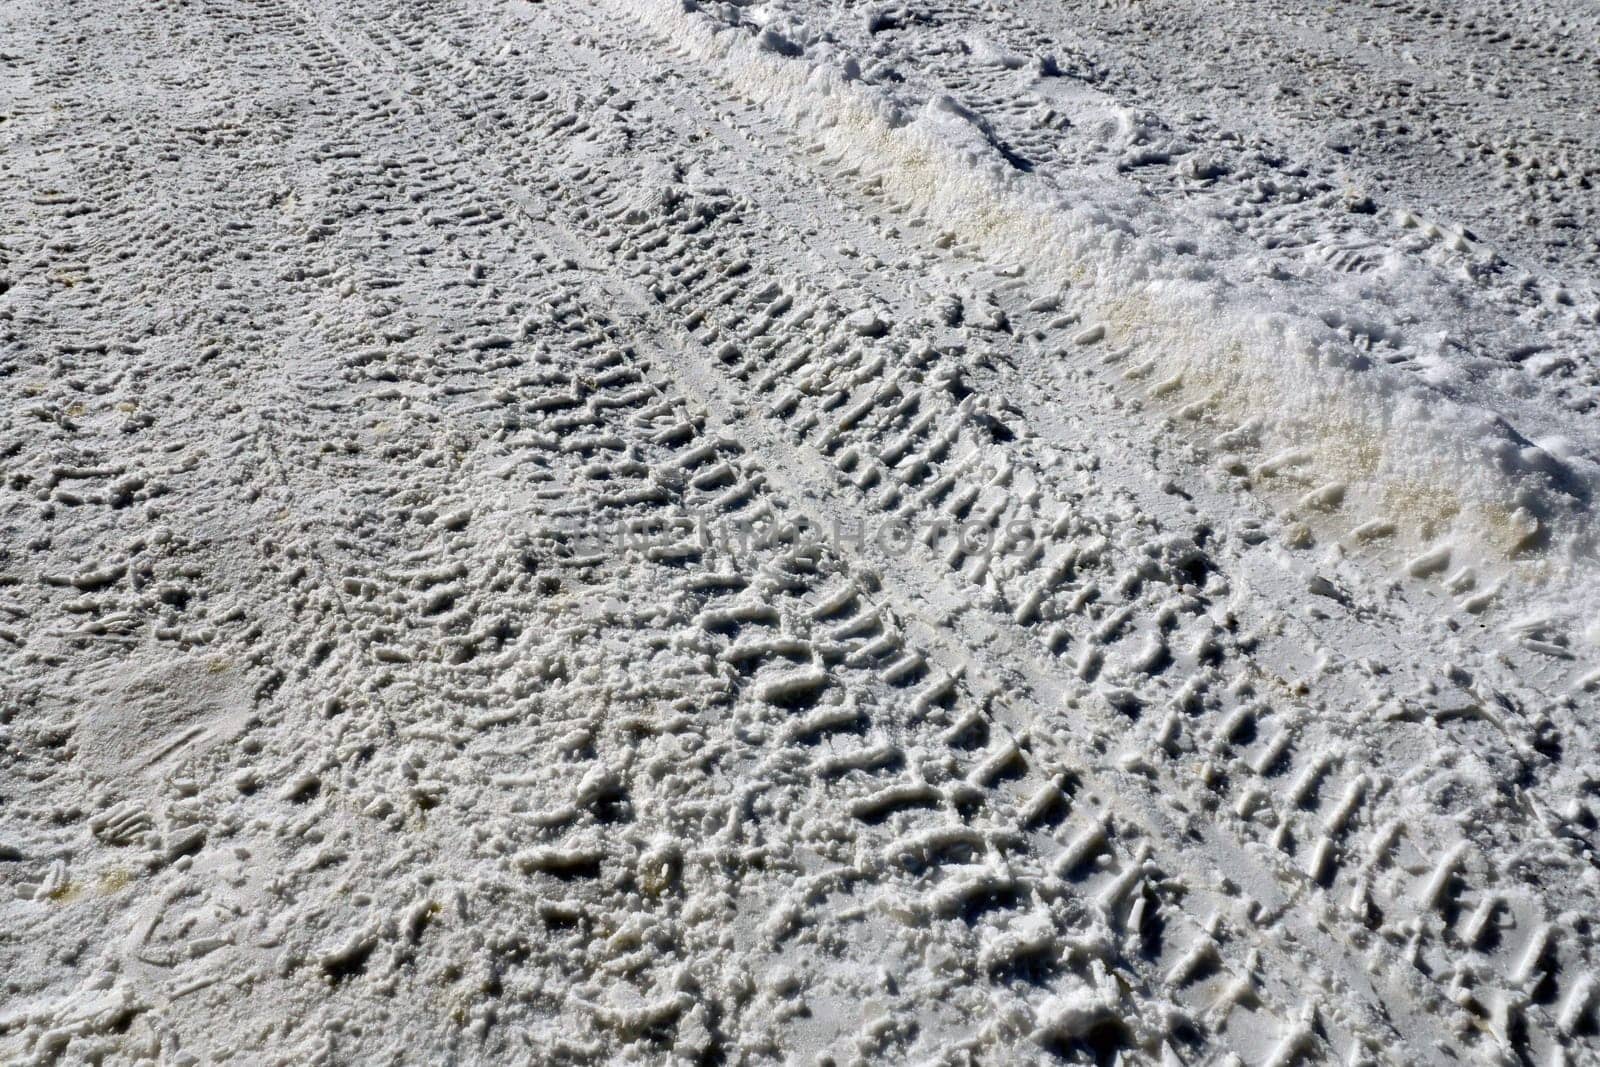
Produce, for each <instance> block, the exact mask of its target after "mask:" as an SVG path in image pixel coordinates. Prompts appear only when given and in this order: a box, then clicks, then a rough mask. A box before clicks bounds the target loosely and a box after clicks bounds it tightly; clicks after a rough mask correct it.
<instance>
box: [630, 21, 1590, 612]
mask: <svg viewBox="0 0 1600 1067" xmlns="http://www.w3.org/2000/svg"><path fill="white" fill-rule="evenodd" d="M624 7H625V9H626V11H625V12H624V11H623V8H624ZM618 11H619V13H626V14H629V15H632V16H634V17H636V18H638V19H640V20H642V21H643V22H645V23H646V24H647V25H649V26H650V27H651V28H653V29H654V30H655V31H657V32H658V33H660V34H661V35H663V36H664V37H666V38H667V39H669V40H672V41H675V42H677V43H678V45H679V47H680V48H682V49H684V50H686V51H688V52H690V53H692V54H693V55H694V57H695V58H696V59H698V60H699V61H702V62H707V63H712V64H715V65H716V67H717V74H718V75H719V76H721V77H722V78H724V79H725V80H726V82H727V83H728V85H729V87H730V88H732V89H733V90H735V91H737V92H739V93H741V94H742V95H744V96H745V97H747V98H748V99H750V100H752V101H753V102H756V103H758V104H760V105H762V106H765V107H767V108H769V109H771V110H773V111H774V112H775V113H777V114H780V115H781V116H782V117H783V118H784V119H785V120H786V121H788V122H790V123H792V124H793V125H794V126H795V127H796V128H797V129H799V130H802V131H804V133H805V134H806V135H808V136H809V137H812V138H814V139H816V140H817V141H818V142H819V143H821V144H823V145H825V146H826V162H827V163H828V164H829V165H832V166H836V167H839V168H844V169H846V170H852V169H859V170H860V171H861V172H862V173H865V174H868V175H870V176H872V177H874V178H877V179H878V180H880V181H881V182H882V184H883V188H884V191H885V193H886V194H887V196H888V197H889V198H890V199H891V200H898V201H901V202H903V204H904V205H905V207H906V210H907V213H908V214H909V215H910V216H911V217H912V218H914V219H916V220H918V221H919V222H920V223H921V224H922V225H923V226H924V227H925V228H926V231H927V233H928V234H929V238H930V239H937V240H939V241H941V243H945V244H950V243H954V244H956V245H957V246H959V247H962V248H963V249H964V250H967V251H969V252H970V253H972V254H974V255H976V256H978V257H981V258H983V259H986V260H989V261H993V262H997V263H1004V264H1015V265H1021V266H1022V267H1024V268H1025V270H1026V272H1027V275H1028V277H1029V278H1030V280H1031V282H1032V284H1033V285H1034V286H1035V287H1036V288H1038V289H1042V290H1045V291H1049V290H1052V289H1054V290H1056V291H1058V292H1059V293H1060V294H1061V298H1062V300H1063V304H1064V306H1070V307H1072V308H1073V309H1074V310H1075V311H1076V313H1077V314H1078V315H1079V317H1080V319H1081V321H1082V324H1083V328H1082V329H1081V330H1079V331H1077V332H1075V333H1074V334H1073V335H1072V337H1071V341H1070V342H1069V343H1068V344H1067V345H1065V346H1063V347H1062V348H1059V349H1057V350H1055V351H1053V352H1051V353H1049V356H1050V357H1051V358H1059V359H1066V360H1088V361H1090V362H1093V363H1104V364H1112V365H1122V366H1123V368H1124V376H1125V377H1127V378H1129V379H1130V380H1131V381H1132V382H1133V384H1134V386H1135V387H1136V388H1138V389H1139V390H1140V392H1141V393H1142V394H1143V399H1144V401H1145V402H1148V403H1151V404H1156V405H1160V406H1161V407H1162V408H1163V409H1166V410H1169V411H1170V412H1171V413H1172V415H1173V416H1174V419H1173V425H1174V427H1175V431H1176V432H1179V433H1185V434H1189V435H1193V436H1194V438H1195V439H1196V440H1197V441H1199V442H1203V443H1205V444H1206V445H1208V446H1209V447H1210V448H1211V449H1213V450H1214V451H1215V452H1217V453H1218V454H1219V461H1220V462H1221V463H1222V464H1223V465H1224V466H1228V465H1230V464H1231V465H1233V466H1234V467H1235V469H1238V468H1244V469H1248V470H1249V471H1250V472H1251V473H1252V474H1253V475H1255V476H1256V478H1257V480H1258V482H1259V484H1261V485H1262V486H1263V487H1265V488H1267V490H1268V491H1269V493H1270V494H1271V495H1272V496H1273V498H1274V499H1275V500H1276V501H1277V502H1278V503H1279V504H1280V505H1284V506H1290V507H1296V508H1297V513H1298V514H1299V516H1300V517H1303V518H1304V519H1305V520H1306V521H1308V522H1309V523H1312V524H1314V525H1315V524H1317V523H1318V522H1319V516H1320V517H1321V519H1320V521H1321V522H1322V523H1323V524H1324V525H1326V524H1327V523H1328V522H1329V521H1331V520H1328V519H1327V518H1326V513H1327V512H1329V511H1331V510H1332V509H1333V508H1335V507H1337V508H1338V510H1339V514H1340V518H1341V522H1342V523H1343V524H1344V530H1343V531H1340V532H1349V533H1353V534H1354V538H1353V540H1354V541H1356V542H1359V541H1361V540H1364V539H1366V538H1368V537H1371V536H1373V535H1375V534H1381V535H1383V536H1385V537H1387V536H1391V535H1393V536H1398V537H1401V538H1404V539H1406V540H1407V541H1409V542H1410V543H1411V544H1412V550H1413V551H1414V553H1415V560H1414V563H1413V565H1412V566H1411V567H1410V568H1408V569H1410V570H1413V571H1421V572H1425V573H1429V574H1431V573H1434V572H1436V571H1443V570H1444V569H1446V568H1447V567H1448V568H1449V569H1451V570H1455V569H1458V568H1459V567H1461V566H1465V565H1472V566H1476V567H1479V568H1480V569H1483V570H1486V571H1488V572H1489V573H1491V574H1493V573H1500V574H1504V573H1507V572H1513V573H1515V574H1516V575H1518V576H1520V577H1523V578H1527V579H1533V580H1535V581H1537V582H1550V581H1556V580H1559V581H1560V582H1561V583H1562V588H1561V597H1562V599H1563V601H1564V603H1565V606H1566V607H1568V608H1569V609H1580V610H1582V609H1583V608H1584V606H1585V605H1600V592H1597V590H1600V585H1597V582H1596V580H1595V568H1594V561H1595V549H1596V545H1595V539H1594V534H1593V530H1592V524H1591V522H1590V503H1591V501H1592V499H1593V496H1594V491H1595V487H1596V485H1597V484H1600V465H1597V464H1596V463H1595V461H1594V460H1593V459H1592V458H1591V457H1589V456H1588V455H1587V454H1586V453H1585V451H1584V450H1582V449H1581V448H1580V447H1578V446H1577V445H1575V444H1574V443H1572V442H1571V441H1570V440H1568V439H1567V438H1564V437H1561V436H1544V437H1540V438H1539V439H1537V440H1531V439H1530V438H1529V437H1527V436H1524V435H1523V434H1522V433H1519V432H1518V430H1517V428H1516V427H1515V426H1513V425H1512V424H1511V422H1510V421H1508V419H1507V418H1506V416H1505V415H1504V414H1503V413H1501V412H1499V411H1496V410H1492V409H1490V408H1488V407H1486V406H1483V405H1481V404H1477V403H1471V402H1463V401H1461V400H1457V399H1453V398H1452V396H1451V395H1449V394H1450V393H1451V392H1454V390H1451V389H1449V388H1447V386H1448V384H1449V383H1448V379H1449V375H1450V372H1449V371H1447V370H1442V369H1441V370H1439V371H1438V372H1436V373H1434V374H1433V375H1432V376H1431V378H1432V380H1423V379H1421V378H1419V376H1417V375H1414V374H1406V373H1403V372H1400V371H1397V370H1395V369H1393V368H1390V367H1388V366H1386V365H1384V364H1383V363H1381V362H1379V361H1377V360H1375V359H1374V358H1373V356H1372V355H1371V354H1369V353H1367V352H1363V351H1361V350H1360V349H1359V348H1358V347H1356V346H1355V345H1353V344H1352V343H1351V342H1350V341H1349V340H1347V339H1346V338H1345V337H1343V336H1341V335H1340V334H1339V333H1338V332H1337V331H1336V330H1335V329H1333V328H1332V326H1330V324H1329V323H1327V322H1326V321H1322V320H1320V319H1318V318H1316V317H1314V316H1312V315H1309V314H1302V313H1285V312H1284V311H1282V310H1278V309H1279V308H1282V307H1284V306H1286V305H1287V304H1288V303H1289V300H1288V297H1287V294H1283V293H1275V292H1274V291H1273V290H1272V287H1271V285H1270V282H1269V281H1268V280H1267V279H1265V278H1263V279H1261V281H1260V284H1257V285H1253V286H1248V287H1246V286H1237V285H1233V284H1230V283H1228V282H1226V281H1224V280H1222V279H1221V278H1219V277H1218V276H1217V274H1216V272H1215V271H1214V270H1212V269H1211V268H1210V267H1208V266H1207V265H1206V263H1205V262H1204V260H1203V259H1202V260H1198V261H1197V260H1195V259H1187V260H1186V259H1183V258H1180V257H1176V256H1173V255H1172V254H1171V252H1170V249H1168V248H1166V247H1164V243H1163V241H1162V240H1161V237H1162V235H1163V234H1171V233H1172V232H1173V231H1174V230H1175V229H1179V228H1181V227H1179V226H1178V225H1177V224H1176V223H1175V222H1174V221H1173V220H1172V219H1171V218H1169V217H1167V216H1166V213H1165V212H1164V210H1163V209H1161V208H1158V207H1156V206H1155V205H1153V204H1152V203H1150V202H1148V201H1146V202H1139V201H1137V200H1130V199H1113V198H1107V197H1105V196H1097V195H1096V194H1095V193H1094V192H1093V191H1091V190H1073V191H1072V192H1071V193H1065V192H1063V191H1062V190H1061V189H1060V188H1059V187H1057V186H1056V185H1054V184H1053V183H1051V182H1048V181H1046V180H1044V179H1041V178H1039V177H1037V176H1034V175H1030V174H1028V173H1026V172H1024V171H1020V170H1017V169H1015V168H1013V167H1012V166H1011V164H1010V163H1009V162H1008V160H1007V158H1006V156H1005V154H1004V152H1003V149H1001V148H1000V147H998V146H997V145H996V143H995V141H994V140H993V138H992V137H991V136H990V135H989V133H988V131H987V129H986V125H985V123H984V120H983V117H982V116H981V115H978V114H975V113H973V112H972V111H971V110H969V109H967V108H965V107H964V106H962V105H961V104H960V103H959V102H957V101H955V100H953V99H951V98H949V97H948V96H934V97H932V98H929V99H924V100H921V101H920V102H916V101H911V102H908V101H905V100H895V99H891V98H890V97H889V96H888V95H886V94H885V93H884V92H882V91H880V90H879V89H878V88H877V87H875V86H871V85H867V84H865V83H863V82H861V81H859V80H857V74H858V71H859V65H858V61H857V60H856V59H855V58H854V57H852V56H850V55H848V54H845V53H844V52H842V51H841V50H840V49H838V48H837V47H836V46H835V45H834V44H833V43H831V42H826V41H822V42H818V41H806V40H805V38H806V37H807V36H808V35H807V34H805V32H804V31H803V30H801V31H799V32H797V31H796V29H795V27H793V26H790V25H784V24H782V23H781V20H779V19H776V18H774V17H771V13H770V12H768V11H766V9H764V8H760V7H756V8H738V7H735V6H733V5H726V4H725V5H704V6H701V5H697V4H696V3H694V0H645V2H642V3H630V4H627V5H623V6H620V7H619V8H618ZM797 38H798V39H797ZM1019 61H1020V60H1019ZM1194 236H1195V237H1202V236H1203V239H1204V240H1205V241H1206V242H1208V243H1212V244H1216V243H1218V242H1219V241H1220V240H1222V239H1221V238H1219V237H1218V236H1217V235H1215V234H1212V233H1206V234H1204V235H1201V234H1198V233H1196V234H1195V235H1194ZM1218 251H1219V252H1221V251H1227V252H1229V253H1230V254H1231V250H1225V249H1219V250H1218ZM1263 273H1265V272H1263ZM1335 317H1336V316H1335ZM1435 562H1439V563H1440V565H1438V566H1434V563H1435ZM1547 588H1549V586H1547ZM1590 636H1591V638H1592V637H1593V635H1590Z"/></svg>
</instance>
